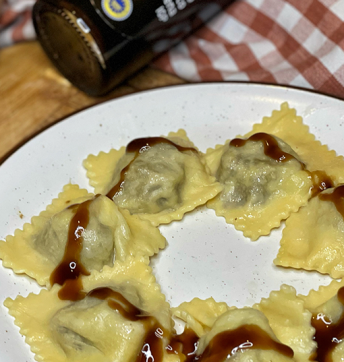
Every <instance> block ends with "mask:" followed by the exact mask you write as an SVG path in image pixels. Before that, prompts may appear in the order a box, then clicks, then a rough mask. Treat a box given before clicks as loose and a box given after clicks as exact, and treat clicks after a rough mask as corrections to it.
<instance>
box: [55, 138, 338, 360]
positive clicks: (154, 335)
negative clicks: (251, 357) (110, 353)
mask: <svg viewBox="0 0 344 362" xmlns="http://www.w3.org/2000/svg"><path fill="white" fill-rule="evenodd" d="M249 140H251V141H260V142H262V143H263V145H264V153H265V155H267V156H268V157H270V158H272V159H274V160H275V161H276V162H287V161H288V160H291V159H296V158H295V157H294V156H293V155H291V154H289V153H287V152H284V151H283V150H282V149H281V148H280V147H279V145H278V143H277V141H276V139H275V138H274V137H272V136H270V135H269V134H266V133H256V134H254V135H252V136H251V137H249V138H248V139H233V140H232V141H231V142H230V146H234V147H242V146H244V145H245V144H246V142H247V141H249ZM158 143H166V144H170V145H173V146H175V147H176V148H177V149H178V150H179V151H180V152H184V151H193V152H197V151H196V149H195V148H192V147H182V146H179V145H177V144H175V143H174V142H172V141H170V140H168V139H166V138H162V137H149V138H139V139H135V140H133V141H132V142H130V143H129V144H128V146H127V148H126V152H129V153H134V154H135V155H134V158H133V160H132V161H131V162H130V163H129V164H128V165H127V166H126V167H124V168H123V169H122V171H121V173H120V179H119V181H118V182H117V184H116V185H115V186H114V187H113V188H112V189H111V190H110V191H109V192H108V194H107V195H106V196H107V197H109V198H111V199H112V198H113V197H114V196H115V195H116V193H117V192H118V191H119V190H120V188H121V186H122V183H123V182H124V179H125V174H126V173H127V172H128V170H129V168H130V165H131V164H132V163H133V162H134V160H135V159H136V158H137V157H138V156H139V154H140V152H143V151H144V150H145V149H147V148H149V147H152V146H154V145H156V144H158ZM298 162H300V161H298ZM300 164H301V166H302V169H305V165H304V164H303V163H302V162H300ZM306 171H307V170H306ZM307 172H308V173H309V175H310V177H311V178H312V181H313V187H312V196H315V195H316V194H318V193H319V192H321V191H323V190H326V189H327V188H329V187H333V181H332V180H331V178H330V177H329V176H328V175H327V174H326V173H325V172H324V171H313V172H310V171H307ZM96 197H97V196H96ZM319 198H320V199H321V200H324V201H331V202H333V203H334V204H335V206H336V208H337V210H338V212H340V213H341V215H342V216H343V217H344V185H343V186H339V187H337V188H336V189H335V190H334V191H333V193H331V194H321V195H319ZM92 201H93V199H91V200H87V201H85V202H83V203H81V204H77V205H72V206H70V207H69V208H71V209H72V210H73V211H74V212H75V214H74V216H73V218H72V220H71V222H70V225H69V230H68V240H67V244H66V247H65V252H64V256H63V259H62V261H61V262H60V264H59V265H58V266H57V267H56V268H55V270H54V271H53V272H52V274H51V276H50V283H51V285H53V284H55V283H57V284H60V285H62V288H61V289H60V291H59V293H58V296H59V298H60V299H62V300H71V301H77V300H81V299H83V298H85V297H86V296H89V297H93V298H98V299H101V300H107V302H108V305H109V307H110V308H112V309H114V310H116V311H118V312H119V313H120V314H121V315H122V316H123V317H124V318H126V319H128V320H130V321H140V322H142V323H143V325H144V328H145V338H144V342H143V344H142V348H141V349H140V353H139V354H138V356H137V358H136V360H135V362H147V361H151V360H153V361H154V362H162V360H163V351H164V347H163V337H164V336H165V337H167V338H169V344H168V345H167V347H166V348H165V350H166V352H167V353H174V354H179V355H184V356H185V359H184V362H219V361H223V360H225V359H226V358H227V357H228V356H230V355H233V354H235V353H236V352H237V351H238V350H245V349H248V348H252V349H262V350H275V351H276V352H278V353H281V354H283V355H285V356H287V357H290V358H292V357H293V354H294V353H293V351H292V349H291V348H290V347H288V346H286V345H283V344H281V343H278V342H276V341H274V340H272V339H271V337H270V336H269V335H268V334H267V333H266V332H265V331H263V330H262V329H261V328H259V327H258V326H255V325H243V326H241V327H239V328H237V329H235V330H227V331H224V332H221V333H219V334H217V335H216V336H215V337H214V338H213V339H212V340H211V341H210V343H209V345H208V346H207V347H206V349H205V350H204V352H203V353H202V354H201V355H199V356H197V355H196V348H197V345H198V341H199V337H198V336H197V335H196V333H195V332H194V331H193V330H191V329H188V328H186V329H185V330H184V332H183V333H182V334H181V335H172V336H170V335H168V333H166V331H164V329H163V328H162V326H161V325H160V324H159V322H158V321H157V319H156V318H155V317H151V316H147V315H144V313H143V311H141V310H140V309H138V308H137V307H135V306H134V305H132V304H131V303H130V302H129V301H127V300H126V299H125V298H124V297H123V296H122V295H121V294H120V293H118V292H115V291H114V290H112V289H110V288H98V289H95V290H93V291H91V292H89V293H88V294H86V293H85V292H82V288H83V286H82V281H81V278H80V277H81V276H82V275H85V276H87V275H89V274H90V273H89V272H88V271H87V270H86V268H85V267H84V266H83V265H82V263H81V261H80V256H81V250H82V247H83V236H82V232H83V231H84V230H85V229H86V227H87V225H88V222H89V209H88V208H89V205H90V203H91V202H92ZM338 299H339V300H340V302H341V303H342V304H343V305H344V287H342V288H341V289H340V290H339V291H338ZM312 326H313V327H314V328H315V329H316V333H315V337H314V339H315V341H316V342H317V343H318V348H317V352H316V355H315V356H313V357H314V358H316V360H317V361H318V362H332V357H331V352H332V350H333V349H334V348H335V346H336V345H337V343H339V342H338V341H340V340H341V339H343V338H344V313H343V314H342V316H341V317H340V319H339V321H338V322H336V323H331V322H330V321H328V320H326V319H324V318H319V316H317V315H313V317H312ZM313 357H312V358H313ZM152 358H153V359H152ZM312 360H313V359H312ZM314 361H315V359H314Z"/></svg>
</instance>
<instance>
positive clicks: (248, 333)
mask: <svg viewBox="0 0 344 362" xmlns="http://www.w3.org/2000/svg"><path fill="white" fill-rule="evenodd" d="M249 348H252V349H261V350H273V351H276V352H278V353H280V354H282V355H284V356H286V357H289V358H292V357H293V356H294V352H293V350H292V349H291V348H290V347H288V346H286V345H284V344H281V343H279V342H276V341H274V340H273V339H272V338H271V337H270V336H269V335H268V334H267V333H266V332H265V331H264V330H263V329H261V328H260V327H258V326H256V325H254V324H245V325H243V326H240V327H238V328H236V329H233V330H227V331H223V332H221V333H218V334H217V335H216V336H215V337H214V338H213V339H212V340H211V341H210V342H209V344H208V346H207V347H206V349H205V350H204V352H203V353H202V354H201V355H200V356H196V357H195V359H194V361H195V362H196V361H197V362H219V361H221V362H222V361H225V360H226V358H228V356H230V357H231V356H234V355H235V353H237V352H240V351H243V350H246V349H249Z"/></svg>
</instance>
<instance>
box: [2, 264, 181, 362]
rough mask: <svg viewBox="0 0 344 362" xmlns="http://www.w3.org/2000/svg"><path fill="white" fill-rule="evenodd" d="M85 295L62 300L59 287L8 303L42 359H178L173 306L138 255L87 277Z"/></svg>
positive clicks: (92, 361) (107, 361)
mask: <svg viewBox="0 0 344 362" xmlns="http://www.w3.org/2000/svg"><path fill="white" fill-rule="evenodd" d="M83 285H84V291H85V297H84V298H83V299H82V300H79V301H77V302H71V301H66V300H60V299H59V298H58V289H59V288H58V286H57V285H55V286H54V287H53V288H52V289H51V290H50V291H47V290H42V291H41V292H40V293H39V294H38V295H35V294H30V295H29V296H28V297H25V298H24V297H22V296H19V297H17V298H16V299H15V300H12V299H7V300H6V301H5V306H6V307H7V308H8V309H9V313H10V314H11V315H12V316H13V317H14V318H15V323H16V324H17V325H18V326H19V328H20V332H21V333H22V334H23V335H24V336H25V339H26V342H27V343H28V344H29V345H30V347H31V350H32V351H33V352H34V353H35V358H36V359H37V360H39V361H42V362H77V361H78V362H79V361H80V362H81V361H83V362H132V361H136V360H137V361H141V360H145V355H146V354H147V353H151V358H154V360H155V361H156V362H167V361H171V362H172V361H178V360H179V359H178V356H177V355H168V353H167V352H166V346H167V343H168V341H169V336H170V334H171V332H172V326H171V315H170V310H169V305H168V303H167V302H166V301H165V297H164V295H163V294H162V293H161V291H160V288H159V286H158V285H157V284H156V281H155V278H154V276H153V275H152V273H151V269H150V268H149V267H148V266H147V264H146V263H145V262H143V261H142V260H139V259H138V258H136V259H134V258H128V259H127V260H126V261H125V262H118V263H116V265H115V266H114V267H113V268H110V267H106V268H104V270H103V272H102V273H98V272H94V273H92V274H91V275H90V276H89V277H85V278H83Z"/></svg>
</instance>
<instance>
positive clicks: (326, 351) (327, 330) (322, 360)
mask: <svg viewBox="0 0 344 362" xmlns="http://www.w3.org/2000/svg"><path fill="white" fill-rule="evenodd" d="M337 296H338V300H339V301H340V303H342V304H343V306H344V287H342V288H340V289H339V291H338V294H337ZM312 326H313V327H314V328H315V335H314V340H315V341H316V342H317V344H318V348H317V351H316V353H315V355H314V356H312V359H311V361H317V362H332V361H333V359H332V351H333V350H334V348H335V347H336V346H337V345H338V343H340V341H341V339H343V338H344V312H343V313H342V315H341V316H340V318H339V320H338V321H337V322H336V323H332V322H331V321H330V320H329V319H328V318H326V317H325V316H323V315H320V314H314V315H313V317H312Z"/></svg>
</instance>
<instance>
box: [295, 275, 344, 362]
mask: <svg viewBox="0 0 344 362" xmlns="http://www.w3.org/2000/svg"><path fill="white" fill-rule="evenodd" d="M299 297H300V298H302V299H303V300H304V302H305V306H306V308H308V309H309V310H310V312H311V313H312V326H313V328H314V331H315V332H314V341H315V342H316V343H317V349H316V351H315V353H314V355H313V356H312V357H313V358H312V361H318V362H342V361H343V359H344V339H343V337H344V280H341V281H336V280H334V281H332V282H331V283H330V284H329V285H328V286H321V287H320V288H319V290H317V291H315V290H311V291H310V292H309V294H308V295H307V296H304V295H300V296H299Z"/></svg>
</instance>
